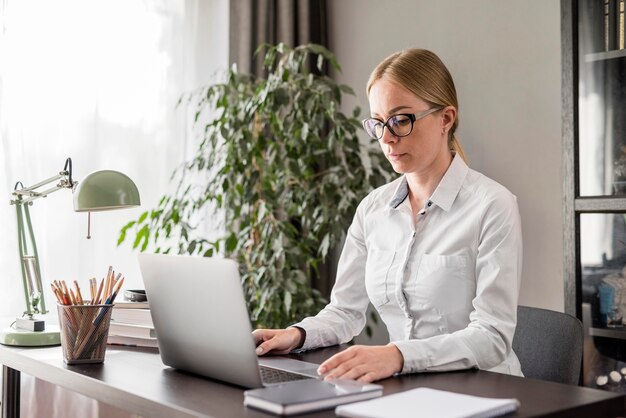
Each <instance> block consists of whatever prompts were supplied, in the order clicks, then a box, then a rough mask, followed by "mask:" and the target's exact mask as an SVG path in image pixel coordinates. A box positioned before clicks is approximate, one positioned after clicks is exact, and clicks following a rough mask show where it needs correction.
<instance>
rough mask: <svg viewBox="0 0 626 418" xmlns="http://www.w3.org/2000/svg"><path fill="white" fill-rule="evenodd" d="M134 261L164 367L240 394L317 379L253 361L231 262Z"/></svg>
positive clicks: (309, 366) (289, 363)
mask: <svg viewBox="0 0 626 418" xmlns="http://www.w3.org/2000/svg"><path fill="white" fill-rule="evenodd" d="M138 259H139V267H140V269H141V274H142V276H143V281H144V285H145V287H146V295H147V297H148V302H149V304H150V312H151V314H152V321H153V322H154V329H155V331H156V337H157V342H158V345H159V352H160V355H161V361H163V363H164V364H165V365H167V366H171V367H174V368H176V369H180V370H185V371H187V372H191V373H194V374H198V375H201V376H205V377H209V378H212V379H217V380H220V381H223V382H228V383H232V384H235V385H238V386H242V387H245V388H258V387H263V386H269V385H274V384H279V383H285V382H288V381H295V380H300V379H310V378H319V375H318V374H317V368H318V367H319V365H318V364H314V363H307V362H304V361H299V360H295V359H289V358H285V357H278V356H274V357H271V356H270V357H258V356H257V354H256V352H255V349H256V346H255V343H254V338H253V337H252V326H251V324H250V318H249V316H248V311H247V308H246V303H245V299H244V293H243V288H242V285H241V280H240V276H239V268H238V265H237V263H236V262H235V261H233V260H229V259H220V258H208V257H192V256H183V255H166V254H139V255H138ZM262 374H263V376H265V377H263V378H262Z"/></svg>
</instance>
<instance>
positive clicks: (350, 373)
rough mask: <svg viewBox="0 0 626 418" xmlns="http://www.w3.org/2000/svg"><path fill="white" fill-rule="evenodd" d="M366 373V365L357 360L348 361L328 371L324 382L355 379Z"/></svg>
mask: <svg viewBox="0 0 626 418" xmlns="http://www.w3.org/2000/svg"><path fill="white" fill-rule="evenodd" d="M365 372H367V365H365V364H363V363H362V362H360V361H358V359H352V360H348V361H346V362H343V363H341V364H339V365H338V366H337V367H335V368H334V369H332V370H329V371H328V373H327V374H326V376H324V380H330V379H352V380H354V379H356V378H358V377H360V376H361V375H363V374H364V373H365Z"/></svg>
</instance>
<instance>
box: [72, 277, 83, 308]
mask: <svg viewBox="0 0 626 418" xmlns="http://www.w3.org/2000/svg"><path fill="white" fill-rule="evenodd" d="M74 286H76V301H77V302H78V304H80V305H84V304H85V302H84V301H83V295H82V294H81V293H80V287H78V281H77V280H74Z"/></svg>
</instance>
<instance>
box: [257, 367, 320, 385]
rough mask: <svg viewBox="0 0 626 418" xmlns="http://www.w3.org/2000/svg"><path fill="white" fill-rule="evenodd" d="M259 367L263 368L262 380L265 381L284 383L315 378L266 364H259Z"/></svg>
mask: <svg viewBox="0 0 626 418" xmlns="http://www.w3.org/2000/svg"><path fill="white" fill-rule="evenodd" d="M259 369H260V370H261V380H263V383H283V382H291V381H294V380H304V379H313V377H311V376H304V375H302V374H297V373H292V372H288V371H286V370H278V369H272V368H270V367H265V366H259Z"/></svg>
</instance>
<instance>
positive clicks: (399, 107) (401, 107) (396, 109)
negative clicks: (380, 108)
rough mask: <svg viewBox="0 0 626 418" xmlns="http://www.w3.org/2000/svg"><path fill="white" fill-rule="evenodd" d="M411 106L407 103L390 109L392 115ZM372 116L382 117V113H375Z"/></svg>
mask: <svg viewBox="0 0 626 418" xmlns="http://www.w3.org/2000/svg"><path fill="white" fill-rule="evenodd" d="M410 108H411V106H406V105H401V106H396V107H394V108H393V109H391V110H389V114H390V115H394V114H396V113H397V112H398V111H399V110H402V109H410ZM372 116H376V117H380V116H381V115H379V114H378V113H373V114H372Z"/></svg>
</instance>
